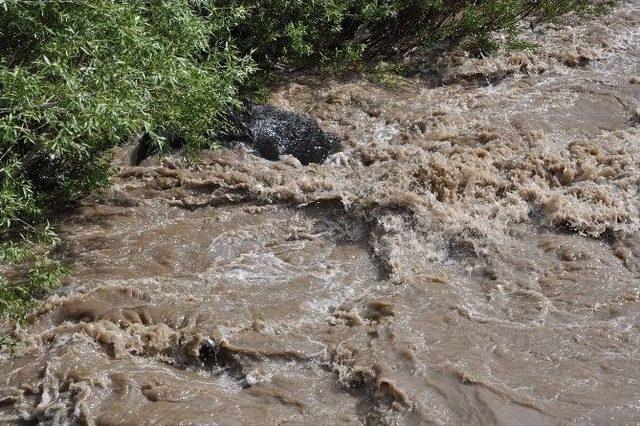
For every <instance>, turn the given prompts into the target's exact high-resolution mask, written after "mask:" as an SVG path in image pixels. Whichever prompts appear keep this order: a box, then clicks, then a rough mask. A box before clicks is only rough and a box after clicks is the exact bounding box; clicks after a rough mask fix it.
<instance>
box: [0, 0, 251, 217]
mask: <svg viewBox="0 0 640 426" xmlns="http://www.w3.org/2000/svg"><path fill="white" fill-rule="evenodd" d="M239 17H240V15H239V14H238V11H237V10H231V9H225V10H222V9H214V8H211V7H208V6H207V5H206V4H205V3H199V2H191V3H187V2H185V1H181V0H166V1H162V2H159V1H135V2H130V1H113V0H93V1H91V2H89V1H87V2H75V1H45V0H40V1H33V0H25V1H21V0H5V1H3V2H0V228H4V229H7V228H9V227H10V226H11V225H15V224H16V222H21V223H23V224H24V223H26V222H28V221H29V220H30V219H33V218H34V217H36V216H37V215H38V214H40V213H41V212H42V211H43V210H46V209H47V208H48V207H50V206H51V205H52V203H53V202H54V201H56V200H68V199H70V198H73V197H75V196H76V195H78V194H81V193H83V192H86V191H87V190H89V189H91V188H93V187H95V186H97V185H99V184H102V183H104V182H105V180H106V179H107V177H108V168H109V161H108V159H106V158H105V153H106V152H107V149H108V148H110V147H112V146H113V145H114V144H116V143H117V142H118V141H120V140H122V139H123V138H126V137H127V136H129V135H133V134H136V133H138V132H141V131H143V130H144V131H146V132H149V133H150V134H151V135H152V136H153V137H154V140H155V141H156V142H157V144H158V145H162V143H163V141H164V138H165V137H166V136H168V135H170V136H172V137H178V138H181V139H182V140H184V141H185V142H186V143H187V144H188V145H190V146H194V147H203V146H208V145H210V144H211V143H212V140H213V138H212V137H211V136H212V135H214V134H215V132H216V130H217V129H218V128H219V126H220V123H219V121H216V120H215V119H214V118H215V117H219V116H220V115H221V114H222V112H223V111H224V109H225V106H226V105H228V104H233V103H234V102H236V90H237V87H238V85H239V83H240V82H241V81H242V80H243V79H244V78H245V77H246V76H247V75H248V74H249V73H250V72H251V70H252V66H251V63H250V62H249V61H248V60H247V59H245V58H243V57H241V56H238V54H237V53H236V51H235V50H234V49H233V48H232V47H231V46H230V45H229V44H228V43H227V40H228V27H229V26H230V25H233V23H234V22H235V21H236V20H237V19H238V18H239ZM212 40H213V42H212Z"/></svg>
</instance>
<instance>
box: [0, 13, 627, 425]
mask: <svg viewBox="0 0 640 426" xmlns="http://www.w3.org/2000/svg"><path fill="white" fill-rule="evenodd" d="M524 37H525V38H526V39H527V40H528V41H530V42H532V43H536V44H537V45H538V48H537V49H536V51H535V52H530V51H505V52H501V53H499V54H496V55H493V56H490V57H481V58H474V57H469V56H468V55H466V54H464V53H462V52H454V53H453V54H451V55H448V56H447V57H445V58H442V59H441V60H440V61H439V62H438V63H437V64H432V66H433V69H434V70H435V71H434V72H433V73H432V74H431V77H424V76H422V77H420V78H416V79H410V80H408V81H406V82H405V83H403V84H401V85H400V87H399V88H396V89H393V90H392V89H390V88H385V87H384V86H382V85H380V84H376V83H373V82H369V81H368V80H367V79H365V78H354V79H349V80H343V81H337V80H321V79H320V80H319V79H318V78H317V77H314V78H311V77H308V76H304V75H300V76H294V77H292V78H291V81H289V82H288V83H287V84H283V85H282V86H281V87H279V88H278V89H277V91H276V94H275V95H274V97H273V101H272V102H273V103H274V104H275V105H278V106H281V107H283V108H286V109H289V110H292V111H298V112H304V113H308V114H310V115H312V116H313V117H315V118H317V119H318V121H319V122H320V124H321V126H322V127H323V128H324V129H325V130H328V131H332V132H334V133H336V134H337V135H339V136H340V137H341V138H342V140H343V149H342V152H340V153H338V154H334V155H333V156H331V157H330V158H329V159H328V160H327V162H326V163H324V164H322V165H317V164H316V165H309V166H302V165H301V164H300V163H299V162H298V161H297V160H295V159H294V158H293V157H284V158H282V159H281V161H278V162H270V161H267V160H264V159H262V158H259V157H257V156H255V155H253V154H251V153H250V152H249V151H248V150H246V149H241V148H236V149H222V150H219V151H215V152H208V153H203V154H202V156H201V158H200V159H199V160H198V161H192V162H186V161H185V160H181V159H180V158H179V157H167V158H165V159H157V158H156V159H153V158H152V159H148V160H146V161H145V162H143V163H142V164H141V165H139V166H129V165H122V166H121V167H120V170H119V172H118V173H117V175H116V176H115V178H114V182H113V186H112V187H111V188H109V189H108V190H105V191H104V192H103V193H102V194H100V195H98V196H96V197H94V198H93V199H89V200H86V201H84V202H83V203H82V205H80V206H79V207H77V208H75V209H74V210H73V211H70V212H66V213H65V214H64V215H63V216H62V218H61V219H60V220H59V223H58V224H57V226H58V229H59V230H60V232H61V235H62V239H63V243H62V247H61V250H60V256H62V258H63V259H64V260H65V261H66V262H67V263H68V264H69V265H71V270H72V273H71V275H70V276H69V278H68V279H67V281H66V285H65V286H64V287H63V288H61V289H60V290H59V291H57V292H56V293H55V294H54V295H52V296H51V297H49V298H48V299H47V300H46V301H45V303H44V304H43V306H42V308H41V309H40V310H39V311H38V312H37V313H35V314H34V315H33V316H32V317H31V318H30V319H29V324H28V325H27V326H26V327H25V328H23V329H18V330H16V333H17V335H18V336H20V337H21V338H22V339H23V340H24V342H25V345H24V347H23V349H22V350H21V351H20V354H19V356H10V355H9V354H4V355H2V358H1V359H0V421H2V422H3V423H14V424H20V423H35V422H42V423H47V424H76V423H86V424H132V425H138V424H151V423H154V424H156V423H157V424H168V425H169V424H240V423H244V424H284V423H293V424H336V423H347V424H363V423H365V424H400V425H404V424H425V423H436V424H463V423H464V424H480V423H482V424H531V425H540V424H558V423H560V424H562V423H568V422H577V423H604V424H608V423H616V424H619V423H625V422H629V423H638V422H640V302H639V300H638V297H639V291H640V193H639V192H640V169H639V167H640V152H639V151H638V150H639V148H640V109H639V108H640V3H638V2H637V1H634V2H627V3H624V4H623V5H622V6H620V7H619V8H617V9H616V10H614V11H613V12H611V13H609V14H607V15H605V16H600V17H597V18H595V19H580V18H569V19H568V20H567V22H564V23H558V24H553V25H547V26H543V27H539V28H535V29H533V30H530V31H527V32H525V35H524Z"/></svg>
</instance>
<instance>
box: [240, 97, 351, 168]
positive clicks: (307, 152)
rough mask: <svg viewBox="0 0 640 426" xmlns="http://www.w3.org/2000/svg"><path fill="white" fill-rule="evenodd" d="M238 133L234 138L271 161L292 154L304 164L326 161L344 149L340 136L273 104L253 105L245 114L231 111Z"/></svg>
mask: <svg viewBox="0 0 640 426" xmlns="http://www.w3.org/2000/svg"><path fill="white" fill-rule="evenodd" d="M229 117H230V119H231V121H232V123H233V124H234V125H235V127H236V134H235V135H233V136H231V137H230V139H233V140H238V141H241V142H244V143H245V144H246V145H249V146H250V147H252V148H253V149H255V150H256V152H257V153H258V154H259V155H260V156H261V157H264V158H266V159H268V160H272V161H275V160H278V159H279V158H280V156H281V155H292V156H293V157H295V158H297V159H298V160H299V161H300V163H302V164H305V165H306V164H309V163H323V162H324V161H325V160H326V159H327V157H328V156H329V155H331V154H335V153H336V152H338V151H340V148H341V143H340V139H339V138H338V137H337V136H336V135H334V134H331V133H326V132H324V131H323V130H322V129H321V128H320V126H319V125H318V123H317V122H316V121H315V120H313V119H311V118H308V117H305V116H303V115H301V114H296V113H294V112H290V111H285V110H283V109H280V108H277V107H274V106H271V105H252V106H249V107H248V108H247V111H246V112H245V113H244V114H235V113H230V114H229Z"/></svg>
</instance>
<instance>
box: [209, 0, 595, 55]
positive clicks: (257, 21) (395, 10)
mask: <svg viewBox="0 0 640 426" xmlns="http://www.w3.org/2000/svg"><path fill="white" fill-rule="evenodd" d="M217 3H218V4H221V3H224V4H225V5H226V6H228V7H231V6H235V7H242V8H243V10H244V11H245V13H244V16H245V19H244V20H243V21H242V24H241V25H240V26H237V27H234V30H233V36H234V39H235V42H236V43H237V45H238V46H239V47H241V48H242V49H243V50H244V51H247V52H249V51H254V57H255V58H257V59H258V60H259V61H260V62H262V63H265V64H273V63H275V62H277V61H280V60H287V61H290V62H291V61H293V62H299V61H300V60H301V59H307V60H309V61H310V62H311V63H317V62H318V61H327V60H329V61H334V62H335V61H338V62H340V61H346V62H354V61H358V60H360V59H362V58H365V59H372V58H376V57H387V58H388V57H389V56H392V57H398V56H400V55H402V54H404V53H407V52H409V51H411V50H414V49H420V48H424V49H436V48H443V47H446V46H449V45H451V44H452V43H456V42H458V41H460V40H462V39H465V38H470V39H473V40H475V41H477V42H480V43H479V44H481V45H482V44H491V43H490V42H491V40H490V34H491V32H492V31H494V30H506V31H507V32H509V33H511V34H515V32H516V29H517V26H518V24H519V23H520V22H522V20H523V19H524V18H526V17H532V18H533V17H535V19H537V20H546V19H549V18H553V17H556V16H558V15H560V14H562V13H565V12H568V11H571V10H578V11H585V12H586V11H589V10H593V9H594V8H595V7H598V6H600V5H602V4H604V3H607V1H606V0H604V1H593V0H450V1H444V0H313V1H307V0H240V1H238V0H226V1H225V0H223V1H218V2H217Z"/></svg>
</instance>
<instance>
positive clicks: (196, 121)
mask: <svg viewBox="0 0 640 426" xmlns="http://www.w3.org/2000/svg"><path fill="white" fill-rule="evenodd" d="M606 3H607V2H606V1H605V2H595V3H594V2H593V1H589V0H482V1H477V0H455V1H444V0H237V1H236V0H233V1H232V0H190V1H186V0H163V1H154V0H139V1H125V0H86V1H85V0H74V1H67V0H60V1H47V0H0V232H2V233H3V234H4V237H3V238H2V239H3V240H5V241H9V240H11V241H16V235H18V234H20V233H23V234H25V235H26V234H29V235H32V237H31V238H32V239H33V238H40V237H38V235H43V234H41V233H37V232H35V231H34V230H35V228H34V227H36V226H38V225H37V224H38V223H41V222H42V221H43V220H45V219H46V217H47V216H48V214H49V213H50V212H51V211H52V210H53V209H55V208H56V207H57V206H60V205H63V204H64V203H66V202H68V201H70V200H73V199H75V198H77V197H79V196H81V195H83V194H86V193H87V192H88V191H91V190H92V189H94V188H96V187H99V186H101V185H104V184H106V183H107V182H108V179H109V174H110V172H111V170H110V158H109V150H110V148H112V147H113V146H114V145H116V144H118V143H119V142H121V141H124V140H127V139H128V138H130V137H132V136H134V135H137V134H140V133H142V132H146V133H148V134H149V135H151V137H152V140H153V141H154V142H155V144H156V145H157V148H158V149H162V148H163V147H164V146H165V145H166V144H167V141H170V140H175V141H180V142H181V143H183V144H184V145H185V146H187V147H189V148H192V149H198V148H204V147H213V146H215V141H216V135H217V134H218V132H219V131H221V130H222V129H223V128H224V126H225V121H224V113H225V111H226V110H227V108H228V107H229V106H238V105H240V101H239V97H240V95H239V94H240V93H244V94H247V93H252V94H256V93H258V94H261V95H262V96H264V94H265V91H264V85H261V84H260V81H261V80H259V79H263V80H262V81H264V79H265V78H266V77H268V72H269V70H272V69H273V68H274V67H277V66H280V65H286V66H305V67H319V68H322V69H329V70H331V71H333V72H341V71H345V70H350V69H358V68H362V67H363V66H364V65H365V64H371V70H372V74H373V75H374V76H375V78H377V79H379V80H380V81H381V82H382V83H383V84H387V85H388V86H390V87H396V86H397V85H398V84H400V83H401V80H398V79H397V78H396V77H395V76H394V74H393V73H392V72H391V71H392V70H393V65H392V64H393V63H394V60H395V59H398V58H400V57H401V56H403V55H405V54H406V53H408V52H412V51H415V50H420V49H426V50H430V51H434V50H435V51H437V50H438V49H443V48H447V47H448V46H450V45H452V44H454V43H459V42H461V41H463V40H466V41H469V42H470V44H469V45H470V46H472V45H475V46H477V47H478V48H480V49H484V48H487V47H490V46H492V45H494V44H495V42H494V40H493V39H492V38H491V32H492V31H494V30H499V29H502V30H506V31H507V32H508V34H511V35H512V36H513V37H515V34H516V33H517V28H518V24H519V23H520V22H521V21H522V20H523V19H524V18H527V17H530V18H532V19H534V20H536V21H543V20H548V19H551V18H554V17H556V16H558V15H560V14H562V13H564V12H567V11H570V10H578V11H582V12H589V11H593V10H595V9H596V8H597V7H600V6H602V5H604V4H606ZM512 45H513V46H518V42H517V41H516V39H515V38H513V43H512ZM382 60H384V61H387V62H381V61H382ZM376 64H377V65H376ZM258 68H260V69H261V70H262V72H261V73H259V74H256V73H255V71H256V70H257V69H258ZM44 235H45V237H44V239H46V234H44ZM34 236H35V237H34ZM0 241H1V240H0ZM52 244H53V243H52ZM52 244H44V246H46V247H51V245H52ZM42 246H43V244H41V243H39V244H38V245H34V244H32V243H29V242H28V239H26V240H25V239H23V240H22V241H21V242H19V243H15V242H7V243H6V244H5V245H4V246H3V247H2V254H1V255H0V257H1V259H0V260H1V262H2V263H0V272H1V271H2V269H1V267H2V265H3V264H4V265H6V264H8V263H14V264H21V263H25V264H29V265H30V266H29V270H28V271H27V273H26V275H25V278H24V279H21V280H18V281H16V280H13V279H12V280H9V279H7V278H6V277H4V278H0V316H3V317H11V318H13V319H16V320H18V319H20V318H23V317H24V314H25V312H26V311H27V308H28V307H29V306H31V305H32V303H33V300H34V298H37V297H39V296H41V295H42V294H44V292H46V291H47V290H48V289H50V288H52V287H55V285H57V282H58V281H59V279H60V277H61V276H62V274H63V273H64V268H62V267H61V266H60V264H59V263H57V262H55V261H53V260H51V259H50V257H49V253H50V250H44V251H42V250H41V249H38V248H37V247H42ZM10 281H11V282H10Z"/></svg>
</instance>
